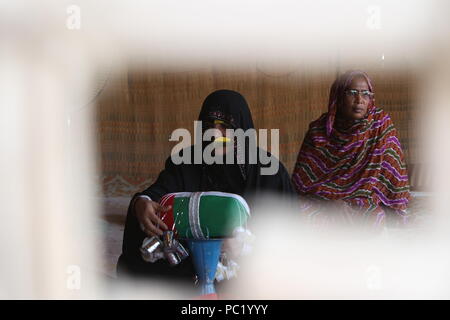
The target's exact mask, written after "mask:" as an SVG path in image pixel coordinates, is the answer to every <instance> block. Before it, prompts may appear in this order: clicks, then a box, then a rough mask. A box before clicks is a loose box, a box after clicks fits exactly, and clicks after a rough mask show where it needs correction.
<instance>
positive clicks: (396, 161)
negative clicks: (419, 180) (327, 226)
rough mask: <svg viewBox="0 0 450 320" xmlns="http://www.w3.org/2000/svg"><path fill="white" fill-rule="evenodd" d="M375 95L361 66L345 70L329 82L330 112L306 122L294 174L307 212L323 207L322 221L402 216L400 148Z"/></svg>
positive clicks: (378, 221)
mask: <svg viewBox="0 0 450 320" xmlns="http://www.w3.org/2000/svg"><path fill="white" fill-rule="evenodd" d="M374 95H375V93H374V88H373V85H372V82H371V81H370V79H369V77H368V75H367V74H366V73H365V72H362V71H348V72H346V73H344V74H342V75H340V76H339V77H338V78H337V79H336V80H335V81H334V83H333V85H332V87H331V90H330V98H329V103H328V112H327V113H324V114H322V115H321V116H320V117H319V119H317V120H315V121H313V122H312V123H311V124H310V125H309V130H308V132H307V133H306V136H305V139H304V141H303V144H302V147H301V149H300V152H299V154H298V158H297V163H296V165H295V169H294V172H293V175H292V182H293V185H294V187H295V189H296V191H297V193H298V194H299V196H300V197H301V198H302V200H303V201H302V203H303V204H304V205H303V209H304V210H305V212H307V213H308V214H309V217H311V218H313V219H314V218H316V217H317V216H319V213H324V212H327V214H325V215H323V214H322V215H320V217H321V219H320V220H321V221H323V219H325V220H327V221H329V220H330V219H331V220H335V218H339V219H341V218H344V219H346V220H347V221H352V222H353V221H354V219H353V218H354V217H361V218H363V219H364V220H368V221H371V223H373V224H375V225H378V226H379V225H382V224H383V223H384V221H385V216H386V212H392V213H395V214H398V215H399V216H400V217H403V218H406V208H407V205H408V200H409V196H410V194H409V184H408V174H407V170H406V165H405V161H404V155H403V151H402V148H401V146H400V142H399V139H398V137H397V131H396V129H395V128H394V125H393V123H392V120H391V118H390V116H389V115H388V114H387V113H386V112H385V111H383V110H382V109H381V108H378V107H376V106H375V99H374ZM326 209H329V210H326ZM335 209H338V210H335ZM336 211H338V213H336ZM341 213H343V214H341ZM403 220H404V219H403Z"/></svg>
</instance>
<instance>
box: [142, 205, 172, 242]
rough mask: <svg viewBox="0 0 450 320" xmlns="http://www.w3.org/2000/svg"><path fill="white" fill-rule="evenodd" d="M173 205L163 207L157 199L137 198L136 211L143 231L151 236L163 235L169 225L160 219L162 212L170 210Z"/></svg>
mask: <svg viewBox="0 0 450 320" xmlns="http://www.w3.org/2000/svg"><path fill="white" fill-rule="evenodd" d="M170 208H171V206H167V207H163V206H161V205H160V204H159V203H157V202H155V201H151V200H149V199H146V198H137V200H136V202H135V203H134V213H135V214H136V218H137V219H138V221H139V224H140V225H141V228H142V231H144V232H145V233H146V234H147V235H149V236H161V235H162V234H163V231H165V230H167V229H168V228H167V225H166V224H165V223H164V222H163V221H162V220H161V219H160V215H159V214H158V213H160V214H163V213H164V212H167V211H169V210H170Z"/></svg>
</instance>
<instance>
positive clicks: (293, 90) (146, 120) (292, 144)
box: [97, 67, 413, 196]
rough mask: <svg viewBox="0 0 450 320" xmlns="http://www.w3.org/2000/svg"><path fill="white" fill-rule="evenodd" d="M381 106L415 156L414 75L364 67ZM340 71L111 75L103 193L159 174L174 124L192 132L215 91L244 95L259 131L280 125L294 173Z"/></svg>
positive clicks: (122, 191) (102, 120) (103, 133)
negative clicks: (311, 125)
mask: <svg viewBox="0 0 450 320" xmlns="http://www.w3.org/2000/svg"><path fill="white" fill-rule="evenodd" d="M367 71H368V73H369V76H371V78H372V79H373V82H374V85H375V90H376V104H377V105H378V106H381V107H383V108H384V109H385V110H386V111H388V112H389V113H390V114H391V116H392V118H393V121H394V124H395V125H396V127H397V129H398V131H399V136H400V141H401V143H402V146H403V148H404V151H405V154H406V157H407V160H409V154H410V142H411V141H410V140H411V137H410V134H409V128H410V126H411V114H412V107H413V105H412V104H413V103H412V100H413V98H412V95H411V92H412V88H413V85H412V83H413V81H412V80H413V79H412V77H411V75H410V74H409V73H408V72H399V71H395V72H394V71H392V72H388V71H386V70H367ZM336 74H337V72H336V68H331V67H330V68H329V70H328V71H327V70H325V71H324V70H322V71H315V70H308V69H307V68H301V69H300V68H299V70H294V71H291V72H285V73H271V72H265V71H264V70H261V69H259V68H257V67H255V68H254V69H247V70H246V71H219V70H215V69H212V68H211V69H208V68H205V69H199V70H191V71H185V72H182V71H180V72H164V71H148V72H142V71H131V70H130V71H128V73H125V74H122V75H120V76H117V77H112V78H110V79H109V80H108V83H107V85H106V87H105V89H104V90H103V91H102V93H101V94H100V96H99V97H98V101H97V124H98V127H97V130H98V146H99V152H100V157H99V160H100V162H101V163H100V164H99V167H100V168H102V175H103V187H104V193H105V194H106V195H108V196H116V195H127V196H128V195H130V194H132V193H134V192H136V191H137V190H142V189H144V188H145V187H147V186H148V185H149V184H150V183H151V182H152V181H154V179H155V178H156V177H157V175H158V173H159V172H160V171H161V169H162V168H163V166H164V161H165V159H166V158H167V157H168V156H169V155H170V151H171V149H172V148H173V146H174V145H175V144H176V142H169V136H170V133H171V132H172V131H173V130H174V129H176V128H187V129H188V130H189V131H191V133H193V121H194V120H196V119H197V116H198V113H199V111H200V107H201V104H202V102H203V99H204V98H205V97H206V96H207V95H208V94H209V93H211V92H212V91H214V90H217V89H231V90H236V91H238V92H240V93H241V94H243V95H244V97H245V98H246V99H247V102H248V104H249V106H250V110H251V112H252V115H253V119H254V122H255V125H256V127H257V129H258V128H266V129H274V128H277V129H280V159H281V161H282V162H283V163H284V164H285V166H286V167H287V169H288V171H289V172H291V171H292V169H293V166H294V163H295V160H296V156H297V153H298V150H299V148H300V145H301V143H302V141H303V137H304V134H305V132H306V130H307V128H308V124H309V123H310V122H311V121H313V120H315V119H316V118H318V117H319V115H320V114H322V113H323V112H325V111H326V109H327V101H328V94H329V89H330V86H331V84H332V82H333V80H334V79H335V77H336Z"/></svg>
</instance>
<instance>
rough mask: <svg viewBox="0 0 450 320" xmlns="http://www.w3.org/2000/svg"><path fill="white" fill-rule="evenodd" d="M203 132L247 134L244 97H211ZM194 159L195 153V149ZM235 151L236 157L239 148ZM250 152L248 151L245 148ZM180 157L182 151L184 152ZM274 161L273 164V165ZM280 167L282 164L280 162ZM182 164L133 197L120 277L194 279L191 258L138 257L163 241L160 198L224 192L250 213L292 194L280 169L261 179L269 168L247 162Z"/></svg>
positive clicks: (250, 124)
mask: <svg viewBox="0 0 450 320" xmlns="http://www.w3.org/2000/svg"><path fill="white" fill-rule="evenodd" d="M198 119H199V120H200V121H202V124H203V130H206V129H209V128H216V129H219V130H220V131H221V132H223V133H224V132H225V129H227V128H229V129H239V128H240V129H243V130H244V131H246V130H248V129H252V128H254V125H253V120H252V117H251V114H250V110H249V108H248V105H247V102H246V101H245V99H244V97H243V96H242V95H241V94H239V93H237V92H235V91H230V90H218V91H215V92H213V93H211V94H210V95H209V96H208V97H207V98H206V99H205V101H204V102H203V106H202V109H201V111H200V115H199V118H198ZM190 148H191V155H193V154H194V147H193V146H191V147H190ZM234 149H235V151H234V152H235V157H236V156H237V153H236V146H234ZM246 151H248V146H246ZM181 152H182V151H181ZM275 160H276V159H274V157H273V159H272V161H275ZM276 161H278V160H276ZM236 162H237V161H236V160H235V162H234V163H235V164H211V165H207V164H205V163H201V164H193V162H191V163H192V164H179V165H175V164H174V163H173V162H172V159H171V157H169V158H168V159H167V160H166V164H165V168H164V170H163V171H162V172H161V173H160V174H159V176H158V179H157V180H156V182H155V183H154V184H152V185H151V186H150V187H149V188H147V189H146V190H144V191H143V192H140V193H137V194H135V195H134V196H133V198H132V200H131V202H130V206H129V208H128V214H127V219H126V224H125V231H124V237H123V246H122V255H121V256H120V258H119V262H118V266H117V272H118V275H119V276H121V275H122V274H124V273H127V274H134V275H146V276H151V277H154V278H162V277H163V278H164V279H166V278H172V279H179V280H187V281H192V279H193V278H194V277H195V272H194V267H193V265H192V261H191V259H190V257H189V258H188V259H186V260H184V261H183V262H181V263H180V264H179V265H177V266H174V267H171V266H169V264H168V263H167V261H165V260H159V261H157V262H155V263H147V262H145V261H143V259H142V258H141V254H140V251H139V248H140V246H141V245H142V241H143V239H144V238H145V237H146V236H149V235H155V234H156V235H160V234H162V230H164V229H165V228H164V227H165V225H163V223H162V221H161V220H159V218H158V214H157V213H158V212H161V211H164V210H165V208H163V207H161V206H159V204H158V203H157V202H158V201H159V200H160V199H161V197H162V196H164V195H165V194H167V193H172V192H197V191H222V192H229V193H235V194H239V195H241V196H242V197H243V198H244V199H245V200H247V202H249V205H250V207H251V205H252V202H253V201H254V199H256V198H258V197H261V196H262V195H264V194H266V193H271V194H276V195H278V196H280V197H282V198H285V199H289V198H290V195H291V194H292V193H293V191H292V190H293V189H292V187H291V183H290V177H289V175H288V173H287V171H286V169H285V167H284V166H283V164H282V163H281V162H280V163H279V170H278V172H276V173H275V174H273V175H262V174H261V168H263V167H268V166H269V165H263V164H261V162H260V161H259V159H258V161H257V163H256V164H250V163H249V161H248V157H247V159H246V161H245V163H244V164H236Z"/></svg>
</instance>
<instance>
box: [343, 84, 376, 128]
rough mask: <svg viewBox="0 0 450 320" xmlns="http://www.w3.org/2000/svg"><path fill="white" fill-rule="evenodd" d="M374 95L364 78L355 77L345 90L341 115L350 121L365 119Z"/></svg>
mask: <svg viewBox="0 0 450 320" xmlns="http://www.w3.org/2000/svg"><path fill="white" fill-rule="evenodd" d="M372 95H373V94H372V93H371V92H370V89H369V85H368V84H367V81H366V79H365V78H364V77H355V78H353V80H352V81H351V82H350V85H349V86H348V88H347V89H346V90H345V93H344V101H343V104H342V105H341V108H340V110H339V115H340V116H341V117H343V118H345V119H348V120H359V119H363V118H364V117H365V116H366V114H367V109H368V107H369V105H370V103H371V101H372Z"/></svg>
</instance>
